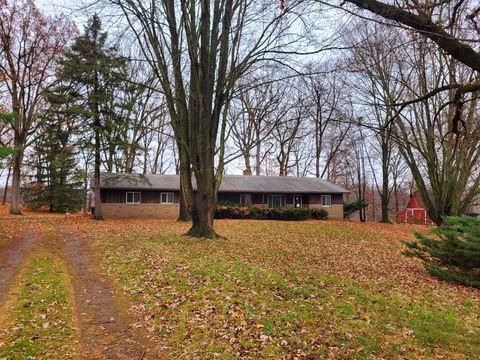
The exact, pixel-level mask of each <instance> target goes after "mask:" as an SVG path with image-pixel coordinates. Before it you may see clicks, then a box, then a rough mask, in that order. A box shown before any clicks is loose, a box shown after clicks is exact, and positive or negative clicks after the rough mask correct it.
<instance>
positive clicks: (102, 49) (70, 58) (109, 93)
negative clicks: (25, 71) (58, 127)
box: [52, 15, 126, 219]
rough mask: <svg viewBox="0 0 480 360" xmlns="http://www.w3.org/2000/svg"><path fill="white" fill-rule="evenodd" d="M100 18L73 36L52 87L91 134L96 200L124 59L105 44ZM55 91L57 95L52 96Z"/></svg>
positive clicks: (99, 213) (97, 211) (97, 216)
mask: <svg viewBox="0 0 480 360" xmlns="http://www.w3.org/2000/svg"><path fill="white" fill-rule="evenodd" d="M107 36H108V35H107V33H106V32H102V24H101V21H100V18H99V17H98V16H97V15H94V16H93V17H92V18H91V19H90V20H89V21H88V24H87V26H86V27H85V30H84V33H83V34H82V35H80V36H79V37H77V38H76V40H75V42H74V44H73V45H72V47H71V49H70V50H69V51H67V52H66V54H65V55H64V56H63V58H62V59H61V61H60V65H61V67H60V71H59V80H60V85H58V86H57V87H56V89H54V90H53V94H52V97H55V96H56V99H55V101H56V102H57V103H62V102H63V103H64V104H65V111H67V112H68V113H69V114H71V116H72V117H74V118H75V119H77V120H78V121H79V122H81V124H82V127H83V128H84V129H85V131H84V133H87V134H92V138H93V152H94V155H95V156H94V159H95V160H94V162H95V165H94V188H95V198H96V199H100V188H99V184H100V167H101V151H102V138H103V137H105V135H106V129H105V125H106V124H107V123H108V122H111V121H112V119H113V120H115V119H116V117H117V115H116V114H117V110H118V107H119V106H120V104H118V102H117V101H116V99H115V92H116V91H118V89H119V88H121V86H122V84H124V83H125V81H124V80H125V78H126V59H125V58H123V57H121V56H119V55H118V53H117V50H116V48H114V47H109V46H108V45H107ZM55 94H57V95H55ZM100 205H101V203H100V201H99V200H97V201H96V203H95V212H94V218H95V219H103V215H102V211H101V206H100Z"/></svg>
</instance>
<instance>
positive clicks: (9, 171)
mask: <svg viewBox="0 0 480 360" xmlns="http://www.w3.org/2000/svg"><path fill="white" fill-rule="evenodd" d="M11 174H12V162H10V163H9V164H8V172H7V179H6V180H5V188H4V189H3V199H2V205H5V203H6V202H7V194H8V183H9V182H10V175H11Z"/></svg>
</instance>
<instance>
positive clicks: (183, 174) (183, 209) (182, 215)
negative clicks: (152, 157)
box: [177, 144, 192, 221]
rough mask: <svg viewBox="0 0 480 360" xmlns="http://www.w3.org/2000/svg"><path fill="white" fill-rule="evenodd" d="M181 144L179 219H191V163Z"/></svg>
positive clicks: (179, 152)
mask: <svg viewBox="0 0 480 360" xmlns="http://www.w3.org/2000/svg"><path fill="white" fill-rule="evenodd" d="M180 146H181V144H177V147H178V156H179V162H180V212H179V214H178V221H190V220H191V219H192V216H191V214H190V210H191V203H192V194H191V191H190V189H191V170H190V163H189V161H188V158H187V157H186V151H182V150H180Z"/></svg>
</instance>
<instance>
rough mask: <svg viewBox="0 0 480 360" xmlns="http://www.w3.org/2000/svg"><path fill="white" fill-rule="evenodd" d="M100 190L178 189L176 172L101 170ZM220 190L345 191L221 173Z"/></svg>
mask: <svg viewBox="0 0 480 360" xmlns="http://www.w3.org/2000/svg"><path fill="white" fill-rule="evenodd" d="M100 187H101V188H102V189H122V190H130V189H132V190H137V189H138V190H170V191H175V190H176V191H178V190H180V177H179V175H143V174H113V173H102V174H101V177H100ZM219 191H220V192H251V193H264V192H269V193H323V194H325V193H327V194H344V193H348V192H349V191H348V190H345V189H344V188H342V187H340V186H337V185H335V184H333V183H331V182H329V181H327V180H323V179H319V178H314V177H287V176H244V175H224V176H223V179H222V184H221V185H220V189H219Z"/></svg>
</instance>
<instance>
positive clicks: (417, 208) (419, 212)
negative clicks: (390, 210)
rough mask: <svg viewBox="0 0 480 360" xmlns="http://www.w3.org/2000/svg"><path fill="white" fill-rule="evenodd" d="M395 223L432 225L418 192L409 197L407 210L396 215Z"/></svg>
mask: <svg viewBox="0 0 480 360" xmlns="http://www.w3.org/2000/svg"><path fill="white" fill-rule="evenodd" d="M397 223H408V224H425V225H433V224H434V223H433V221H432V219H430V216H429V214H428V210H426V209H425V206H424V205H423V202H422V199H421V197H420V194H419V193H418V192H416V193H413V194H412V195H410V201H409V202H408V204H407V208H406V209H405V210H402V211H399V212H398V213H397Z"/></svg>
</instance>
